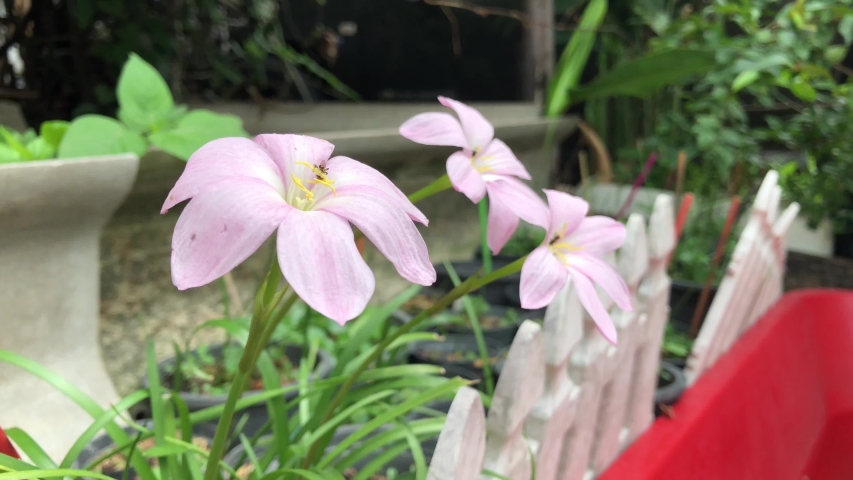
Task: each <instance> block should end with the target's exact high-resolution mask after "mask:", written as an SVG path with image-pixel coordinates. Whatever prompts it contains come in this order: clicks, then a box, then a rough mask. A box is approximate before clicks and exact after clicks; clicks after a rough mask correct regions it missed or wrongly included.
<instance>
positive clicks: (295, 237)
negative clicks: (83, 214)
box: [161, 134, 435, 324]
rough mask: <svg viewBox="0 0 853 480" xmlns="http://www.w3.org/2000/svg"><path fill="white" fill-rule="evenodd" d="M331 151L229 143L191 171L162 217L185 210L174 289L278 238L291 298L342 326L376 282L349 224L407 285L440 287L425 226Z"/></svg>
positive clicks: (191, 164)
mask: <svg viewBox="0 0 853 480" xmlns="http://www.w3.org/2000/svg"><path fill="white" fill-rule="evenodd" d="M332 150H334V145H332V144H331V143H329V142H327V141H325V140H320V139H317V138H312V137H306V136H300V135H274V134H266V135H258V136H257V137H255V139H254V141H252V140H249V139H245V138H223V139H219V140H214V141H212V142H210V143H207V144H206V145H204V146H203V147H201V148H200V149H199V150H198V151H196V152H195V153H194V154H193V155H192V157H190V159H189V161H188V162H187V166H186V169H185V170H184V173H183V174H182V175H181V178H179V179H178V182H177V183H176V184H175V187H174V188H173V189H172V191H171V192H170V193H169V197H168V199H167V200H166V202H165V203H164V204H163V209H162V212H161V213H166V212H167V211H168V210H169V209H170V208H172V207H173V206H175V205H177V204H178V203H181V202H183V201H185V200H188V199H192V200H191V201H190V202H189V204H187V206H186V208H185V209H184V211H183V213H181V217H180V218H179V219H178V223H177V225H176V226H175V232H174V235H173V237H172V281H173V282H174V284H175V286H177V287H178V289H180V290H184V289H187V288H192V287H198V286H201V285H205V284H207V283H210V282H212V281H214V280H216V279H217V278H219V277H221V276H222V275H224V274H225V273H227V272H229V271H230V270H232V269H233V268H234V267H236V266H237V265H238V264H240V263H241V262H243V261H244V260H245V259H246V258H247V257H249V255H251V254H252V253H254V252H255V251H256V250H257V249H258V248H259V247H260V246H261V245H262V244H263V243H264V241H266V240H267V239H268V238H269V237H270V235H272V233H273V232H276V231H277V232H278V233H277V251H278V261H279V264H280V265H281V270H282V273H283V274H284V277H285V279H286V280H287V281H288V282H289V284H290V286H291V287H293V290H294V291H295V292H296V293H297V294H298V295H299V296H300V297H301V298H302V299H303V300H304V301H305V302H306V303H307V304H308V305H310V306H311V307H312V308H314V309H315V310H317V311H318V312H320V313H322V314H323V315H326V316H327V317H329V318H331V319H332V320H335V321H336V322H338V323H340V324H344V323H345V322H347V321H348V320H351V319H353V318H355V317H356V316H357V315H358V314H360V313H361V312H362V311H363V310H364V308H365V306H366V305H367V302H368V300H370V297H371V296H372V295H373V291H374V287H375V279H374V277H373V272H371V271H370V268H368V266H367V264H366V263H365V262H364V259H363V258H362V257H361V255H359V253H358V250H357V248H356V245H355V241H354V239H353V232H352V228H351V227H350V225H349V224H350V223H351V224H353V225H355V226H356V227H357V228H358V229H359V230H361V231H362V232H363V233H364V235H365V236H366V237H367V238H368V239H369V240H370V241H371V242H372V243H373V245H375V246H376V248H377V249H378V250H379V251H380V252H382V254H383V255H385V257H387V258H388V259H389V260H390V261H391V263H392V264H394V267H395V268H396V269H397V271H398V272H399V273H400V275H401V276H403V278H405V279H407V280H409V281H411V282H413V283H417V284H420V285H431V284H432V283H434V282H435V269H434V268H433V266H432V264H431V263H430V261H429V256H428V254H427V248H426V244H425V243H424V240H423V238H422V237H421V235H420V232H418V229H417V228H416V227H415V224H414V221H417V222H420V223H423V224H424V225H426V224H427V219H426V217H425V216H424V215H423V213H421V212H420V211H419V210H418V209H417V208H416V207H415V206H414V205H412V203H411V202H409V200H408V199H407V198H406V196H405V195H404V194H403V193H402V192H401V191H400V190H399V189H398V188H397V187H396V186H394V184H393V183H391V181H390V180H389V179H388V178H387V177H385V176H384V175H382V174H381V173H379V172H378V171H376V170H375V169H373V168H371V167H369V166H367V165H365V164H363V163H360V162H357V161H355V160H353V159H351V158H347V157H334V158H329V157H330V156H331V154H332Z"/></svg>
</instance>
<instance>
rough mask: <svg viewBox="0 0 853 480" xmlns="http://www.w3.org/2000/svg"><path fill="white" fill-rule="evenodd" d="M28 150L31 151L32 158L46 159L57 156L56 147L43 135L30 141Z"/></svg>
mask: <svg viewBox="0 0 853 480" xmlns="http://www.w3.org/2000/svg"><path fill="white" fill-rule="evenodd" d="M27 150H29V152H30V160H45V159H48V158H53V157H55V156H56V149H55V148H54V147H53V146H52V145H51V144H49V143H47V140H45V139H44V138H42V137H38V138H36V139H35V140H33V141H31V142H30V143H28V144H27Z"/></svg>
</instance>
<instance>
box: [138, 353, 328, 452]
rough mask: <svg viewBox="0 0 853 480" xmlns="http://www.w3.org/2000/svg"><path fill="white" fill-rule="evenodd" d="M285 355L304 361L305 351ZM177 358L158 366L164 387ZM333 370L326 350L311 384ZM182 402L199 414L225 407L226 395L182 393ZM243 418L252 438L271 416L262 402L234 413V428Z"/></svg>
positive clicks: (145, 381) (290, 396) (289, 396)
mask: <svg viewBox="0 0 853 480" xmlns="http://www.w3.org/2000/svg"><path fill="white" fill-rule="evenodd" d="M195 352H196V350H193V351H192V353H195ZM208 352H209V353H210V355H213V356H214V357H219V356H220V355H221V354H222V345H215V346H212V347H209V348H208ZM285 354H286V355H287V357H288V358H291V359H301V358H302V347H301V346H299V345H287V346H286V348H285ZM175 362H176V360H175V357H170V358H167V359H166V360H163V361H162V362H160V363H159V364H158V370H159V371H160V378H161V381H163V383H164V384H165V385H168V381H169V377H170V373H169V372H170V371H172V370H173V368H174V365H175ZM333 367H334V360H333V359H332V357H331V355H329V354H328V353H326V352H325V351H323V350H320V351H318V353H317V365H316V366H315V368H314V372H313V373H312V374H311V375H310V376H309V377H308V380H309V381H312V380H317V379H321V378H325V377H326V376H328V375H329V372H331V371H332V368H333ZM142 384H143V388H148V377H147V376H145V377H144V378H143V379H142ZM291 385H295V383H290V384H286V385H282V387H287V386H291ZM258 393H261V390H253V391H249V392H246V393H244V394H243V397H242V398H246V397H249V396H251V395H257V394H258ZM180 396H181V399H182V400H183V401H184V402H185V403H186V404H187V408H188V409H189V411H190V412H196V411H199V410H203V409H205V408H209V407H213V406H217V405H222V404H224V403H225V400H226V399H227V395H206V394H199V393H190V392H181V393H180ZM298 396H299V392H298V391H293V392H290V393H287V394H285V395H284V400H285V401H286V402H288V401H291V400H294V399H295V398H296V397H298ZM244 415H248V418H247V420H246V423H245V426H244V428H243V431H242V433H244V434H245V435H246V436H247V437H251V436H253V435H254V434H255V433H257V432H258V430H260V429H261V428H262V427H263V426H264V424H265V423H266V422H267V420H269V412H268V411H267V406H266V402H261V403H259V404H256V405H252V406H250V407H248V408H245V409H243V410H238V411H237V412H236V413H235V422H234V423H235V424H236V422H237V421H239V420H240V419H241V417H243V416H244ZM217 422H218V420H214V421H211V422H209V424H208V425H212V426H213V427H214V428H215V427H216V424H217Z"/></svg>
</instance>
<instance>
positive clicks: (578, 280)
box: [520, 190, 632, 344]
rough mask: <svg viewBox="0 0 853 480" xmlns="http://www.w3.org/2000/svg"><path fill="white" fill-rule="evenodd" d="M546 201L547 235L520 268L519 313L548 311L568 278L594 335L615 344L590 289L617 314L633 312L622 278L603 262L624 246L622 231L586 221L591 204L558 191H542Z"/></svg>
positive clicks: (602, 220)
mask: <svg viewBox="0 0 853 480" xmlns="http://www.w3.org/2000/svg"><path fill="white" fill-rule="evenodd" d="M545 195H546V196H547V197H548V205H549V210H550V218H549V221H548V223H547V224H546V225H547V230H548V233H547V235H546V236H545V241H544V242H543V243H542V245H541V246H539V247H537V248H536V249H535V250H533V252H532V253H531V254H530V256H529V257H527V260H525V262H524V266H522V268H521V290H520V295H521V307H522V308H526V309H537V308H542V307H544V306H546V305H548V304H549V303H551V300H553V299H554V297H555V296H556V295H557V292H559V291H560V290H562V288H563V287H564V286H565V285H566V282H567V281H568V279H569V277H571V278H572V283H573V285H574V288H575V289H576V290H577V293H578V297H579V298H580V301H581V304H582V305H583V307H584V308H585V309H586V310H587V311H588V312H589V314H590V316H592V319H593V320H594V321H595V324H596V326H597V327H598V330H599V331H600V332H601V334H602V335H604V338H606V339H607V340H608V341H609V342H611V343H613V344H615V343H616V328H615V327H614V326H613V321H612V320H611V319H610V315H609V314H608V313H607V310H605V309H604V306H603V305H602V303H601V300H600V299H599V298H598V293H597V292H596V290H595V286H594V283H595V284H598V286H599V287H601V289H602V290H604V292H605V293H607V294H608V295H610V298H612V299H613V301H614V302H615V303H616V305H618V306H619V308H621V309H622V310H625V311H626V312H630V311H631V310H632V307H631V294H630V292H629V291H628V287H627V286H626V285H625V282H624V281H623V280H622V277H620V276H619V274H618V273H617V272H616V270H615V269H614V268H613V267H611V266H610V265H608V264H607V263H606V262H604V261H603V260H602V259H601V256H602V255H604V254H606V253H610V252H613V251H615V250H616V249H617V248H619V247H620V246H621V245H622V242H624V241H625V226H624V225H622V224H621V223H619V222H617V221H616V220H613V219H612V218H608V217H587V216H586V214H587V211H588V210H589V204H588V203H586V201H584V200H583V199H581V198H578V197H575V196H572V195H569V194H567V193H563V192H558V191H556V190H545Z"/></svg>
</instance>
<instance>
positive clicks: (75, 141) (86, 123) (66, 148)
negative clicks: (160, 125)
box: [59, 115, 148, 158]
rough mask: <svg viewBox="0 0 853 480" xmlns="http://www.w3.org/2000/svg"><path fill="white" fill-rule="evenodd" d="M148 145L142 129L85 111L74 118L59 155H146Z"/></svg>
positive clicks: (65, 156) (61, 156)
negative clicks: (134, 129) (138, 131)
mask: <svg viewBox="0 0 853 480" xmlns="http://www.w3.org/2000/svg"><path fill="white" fill-rule="evenodd" d="M147 149H148V146H147V145H146V143H145V139H144V138H142V136H141V135H139V134H138V133H135V132H132V131H130V130H128V129H127V128H125V126H124V125H122V124H121V123H119V122H118V121H116V120H113V119H112V118H109V117H105V116H103V115H83V116H80V117H77V118H76V119H74V121H73V122H71V125H69V126H68V130H67V131H66V132H65V136H64V137H63V138H62V143H60V144H59V158H78V157H92V156H96V155H112V154H116V153H135V154H136V155H138V156H142V155H143V154H144V153H145V151H146V150H147Z"/></svg>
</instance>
